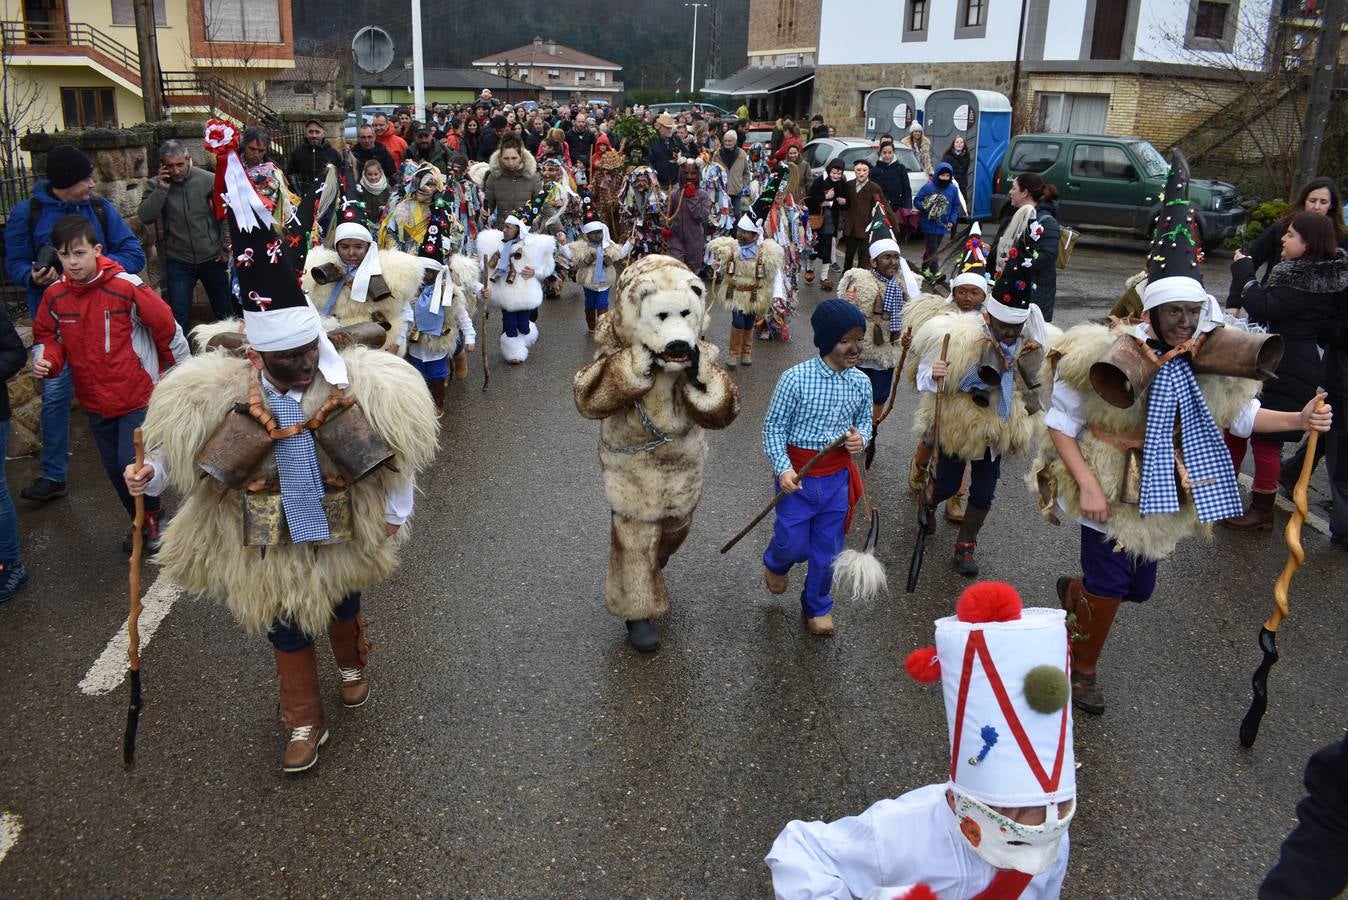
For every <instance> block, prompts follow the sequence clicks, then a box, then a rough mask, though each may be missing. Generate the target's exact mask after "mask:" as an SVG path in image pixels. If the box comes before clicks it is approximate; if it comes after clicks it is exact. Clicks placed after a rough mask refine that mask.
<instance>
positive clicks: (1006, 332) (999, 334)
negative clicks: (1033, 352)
mask: <svg viewBox="0 0 1348 900" xmlns="http://www.w3.org/2000/svg"><path fill="white" fill-rule="evenodd" d="M983 321H984V322H987V323H988V331H989V332H991V333H992V339H993V340H994V341H996V342H997V343H999V344H1014V343H1015V342H1016V341H1017V340H1019V339H1020V333H1021V332H1022V331H1024V330H1025V323H1024V322H1021V323H1019V324H1016V325H1012V324H1011V323H1010V322H1002V321H1000V320H998V319H994V318H993V317H992V316H990V315H988V314H987V313H983Z"/></svg>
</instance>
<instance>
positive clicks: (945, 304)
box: [902, 222, 989, 524]
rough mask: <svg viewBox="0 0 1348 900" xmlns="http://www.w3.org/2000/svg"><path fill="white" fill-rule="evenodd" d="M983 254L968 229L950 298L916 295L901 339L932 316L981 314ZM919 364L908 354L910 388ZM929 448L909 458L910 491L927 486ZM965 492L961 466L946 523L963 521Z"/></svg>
mask: <svg viewBox="0 0 1348 900" xmlns="http://www.w3.org/2000/svg"><path fill="white" fill-rule="evenodd" d="M987 251H988V247H987V245H986V244H984V243H983V239H982V234H981V232H980V229H979V227H978V223H977V222H974V223H973V224H972V225H971V226H970V232H969V237H968V239H967V240H966V241H965V242H964V255H963V256H962V257H961V259H960V261H959V263H958V264H957V265H956V267H955V268H956V271H955V278H954V279H953V280H952V281H951V282H950V296H949V297H942V296H941V295H940V294H920V295H918V297H917V298H916V299H915V300H912V301H910V302H909V303H907V304H906V305H905V307H904V311H903V322H904V326H905V340H907V341H909V342H911V341H912V335H913V334H916V333H917V332H919V331H921V330H922V326H923V325H925V324H927V322H928V321H930V320H931V319H932V318H933V317H934V316H939V315H947V314H949V315H959V314H964V315H975V314H978V313H981V312H982V311H983V304H984V303H985V302H986V301H987V299H988V287H989V285H988V278H987ZM920 362H921V360H919V359H918V358H917V357H916V356H914V355H911V354H910V355H909V359H908V362H907V364H906V365H905V366H904V371H903V373H902V374H903V377H904V379H905V380H906V381H907V383H908V385H909V386H910V387H913V388H916V387H917V369H918V364H919V363H920ZM931 453H932V448H931V445H930V444H928V443H927V442H926V441H925V440H920V441H918V442H917V446H915V447H914V448H913V456H912V459H910V460H909V462H908V488H909V490H912V491H914V492H917V491H920V490H922V487H923V485H925V484H926V483H927V463H928V461H929V460H930V459H931ZM968 493H969V467H968V465H967V464H966V465H965V467H964V477H963V479H962V480H961V481H960V489H959V491H958V492H957V493H956V494H955V496H953V497H951V498H950V499H949V500H947V501H946V502H945V517H946V521H948V522H953V523H955V524H959V523H960V522H963V521H964V505H965V498H966V497H967V495H968Z"/></svg>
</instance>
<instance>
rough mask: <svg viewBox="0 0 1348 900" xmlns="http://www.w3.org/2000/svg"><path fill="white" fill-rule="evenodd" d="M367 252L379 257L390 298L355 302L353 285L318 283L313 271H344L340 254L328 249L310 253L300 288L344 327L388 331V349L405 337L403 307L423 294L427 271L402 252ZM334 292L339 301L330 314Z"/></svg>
mask: <svg viewBox="0 0 1348 900" xmlns="http://www.w3.org/2000/svg"><path fill="white" fill-rule="evenodd" d="M367 252H368V253H377V254H378V262H379V273H380V274H382V275H383V277H384V282H385V283H386V284H387V285H388V289H389V290H390V291H391V292H392V294H391V295H390V296H389V297H386V298H384V299H383V300H375V299H374V298H373V297H370V296H366V298H365V299H364V300H356V299H355V298H354V297H353V296H352V294H351V291H352V288H353V287H354V285H350V284H343V285H342V286H341V287H340V288H337V287H336V285H332V284H319V283H318V282H316V281H315V280H314V275H313V270H314V269H318V268H322V267H323V266H325V265H327V264H328V263H333V264H335V265H336V266H337V267H338V268H342V260H341V257H340V256H338V255H337V251H336V250H334V249H331V248H328V247H313V248H311V249H310V250H309V255H308V256H307V257H306V258H305V260H304V266H305V269H306V271H305V273H304V278H303V279H302V280H301V281H300V287H301V288H302V289H303V290H304V293H306V294H308V295H309V299H310V300H311V301H312V302H313V304H314V306H315V307H316V308H317V309H318V311H319V312H320V313H323V314H324V315H331V316H335V317H336V318H337V321H338V322H340V323H341V324H342V325H355V324H356V323H358V322H378V323H379V324H380V325H381V326H383V327H384V328H386V329H387V331H388V334H387V336H386V337H385V339H384V347H385V349H387V348H389V347H392V346H393V345H395V344H398V343H399V342H400V341H401V340H402V339H403V337H404V334H405V330H406V320H405V319H404V317H403V316H404V307H406V306H407V305H408V304H410V303H413V302H415V301H416V299H417V294H418V293H420V292H421V279H422V275H423V274H424V273H425V271H426V270H425V269H424V268H423V267H422V265H421V263H419V262H417V258H416V257H415V256H413V255H411V254H410V253H403V252H401V251H399V250H375V249H374V247H373V246H371V247H370V249H369V250H368V251H367ZM334 289H337V298H336V301H335V302H333V303H332V310H331V312H328V304H329V302H330V300H331V298H332V292H333V290H334Z"/></svg>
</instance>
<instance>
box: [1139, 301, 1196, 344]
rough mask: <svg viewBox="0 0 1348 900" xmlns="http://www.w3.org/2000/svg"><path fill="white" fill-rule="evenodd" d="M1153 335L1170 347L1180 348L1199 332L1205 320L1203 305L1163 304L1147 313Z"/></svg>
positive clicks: (1186, 303)
mask: <svg viewBox="0 0 1348 900" xmlns="http://www.w3.org/2000/svg"><path fill="white" fill-rule="evenodd" d="M1147 318H1148V320H1149V321H1150V322H1151V328H1152V333H1153V334H1156V335H1157V336H1159V337H1160V339H1161V342H1162V343H1164V344H1165V345H1166V346H1169V347H1178V346H1179V345H1180V344H1183V343H1184V342H1185V341H1187V340H1189V339H1190V338H1191V337H1193V336H1194V334H1195V333H1197V331H1198V323H1199V322H1200V321H1201V320H1202V318H1203V304H1202V303H1190V302H1185V301H1175V302H1172V303H1162V304H1161V305H1160V306H1158V307H1156V308H1155V309H1152V310H1149V311H1148V312H1147Z"/></svg>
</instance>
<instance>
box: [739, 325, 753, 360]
mask: <svg viewBox="0 0 1348 900" xmlns="http://www.w3.org/2000/svg"><path fill="white" fill-rule="evenodd" d="M753 364H754V330H753V329H752V328H741V329H740V365H742V366H752V365H753Z"/></svg>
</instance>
